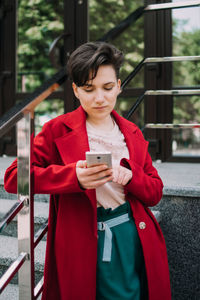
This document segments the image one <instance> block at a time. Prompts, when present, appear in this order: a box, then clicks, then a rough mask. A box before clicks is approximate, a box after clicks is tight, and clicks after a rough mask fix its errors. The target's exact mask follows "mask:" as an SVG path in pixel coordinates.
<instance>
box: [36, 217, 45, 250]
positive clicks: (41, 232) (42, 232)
mask: <svg viewBox="0 0 200 300" xmlns="http://www.w3.org/2000/svg"><path fill="white" fill-rule="evenodd" d="M47 231H48V219H47V220H46V222H44V224H42V226H41V227H40V229H39V230H38V231H37V232H36V234H35V237H34V248H35V247H37V245H38V244H39V242H40V241H41V240H42V238H43V237H44V236H45V234H46V233H47Z"/></svg>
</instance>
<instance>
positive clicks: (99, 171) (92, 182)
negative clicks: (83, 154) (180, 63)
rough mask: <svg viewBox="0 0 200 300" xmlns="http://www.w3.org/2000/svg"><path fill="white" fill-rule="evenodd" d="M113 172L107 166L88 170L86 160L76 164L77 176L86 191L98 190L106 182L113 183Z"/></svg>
mask: <svg viewBox="0 0 200 300" xmlns="http://www.w3.org/2000/svg"><path fill="white" fill-rule="evenodd" d="M112 172H113V171H112V169H109V168H108V166H107V165H98V166H92V167H89V168H87V163H86V160H79V161H78V162H77V164H76V176H77V178H78V181H79V184H80V186H81V187H82V188H84V189H96V188H97V187H99V186H101V185H103V184H105V183H106V182H108V181H112V179H113V176H112Z"/></svg>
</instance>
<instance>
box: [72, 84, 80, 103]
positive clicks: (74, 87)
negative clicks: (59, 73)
mask: <svg viewBox="0 0 200 300" xmlns="http://www.w3.org/2000/svg"><path fill="white" fill-rule="evenodd" d="M72 89H73V91H74V95H75V96H76V98H77V99H79V97H78V87H77V85H76V84H75V83H74V82H72Z"/></svg>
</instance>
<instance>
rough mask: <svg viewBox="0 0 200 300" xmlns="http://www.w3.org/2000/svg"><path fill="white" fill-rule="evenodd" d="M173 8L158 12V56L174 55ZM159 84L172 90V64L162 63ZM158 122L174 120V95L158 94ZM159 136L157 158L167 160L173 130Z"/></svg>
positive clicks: (160, 133)
mask: <svg viewBox="0 0 200 300" xmlns="http://www.w3.org/2000/svg"><path fill="white" fill-rule="evenodd" d="M165 2H169V1H168V0H167V1H166V0H165ZM171 13H172V10H166V11H161V12H160V14H158V17H157V18H158V28H160V30H158V44H157V53H158V56H171V55H172V21H171ZM157 86H158V88H159V89H163V90H168V89H169V90H170V89H171V88H172V64H171V63H163V64H160V74H159V76H158V78H157ZM157 97H158V103H157V113H158V115H157V122H158V123H172V122H173V97H172V96H157ZM157 138H158V139H159V140H160V146H161V149H160V153H159V154H158V156H157V158H159V159H161V160H162V161H166V160H167V159H169V158H170V157H171V155H172V130H170V129H169V130H168V129H167V130H166V129H164V130H158V131H157Z"/></svg>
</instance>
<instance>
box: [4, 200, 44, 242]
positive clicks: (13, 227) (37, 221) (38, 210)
mask: <svg viewBox="0 0 200 300" xmlns="http://www.w3.org/2000/svg"><path fill="white" fill-rule="evenodd" d="M15 203H16V201H15V200H5V199H0V220H1V219H2V217H3V216H4V215H5V214H6V213H7V212H8V210H9V209H10V208H11V207H12V206H13V205H14V204H15ZM48 214H49V203H43V202H34V215H35V217H34V225H35V228H34V229H35V233H36V232H37V231H38V229H39V228H40V227H41V225H42V224H43V223H45V222H46V220H47V219H48ZM1 235H7V236H14V237H16V236H17V217H15V218H14V219H13V220H12V221H11V223H10V224H9V225H8V226H7V227H6V228H5V229H4V230H3V232H2V233H1Z"/></svg>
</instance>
